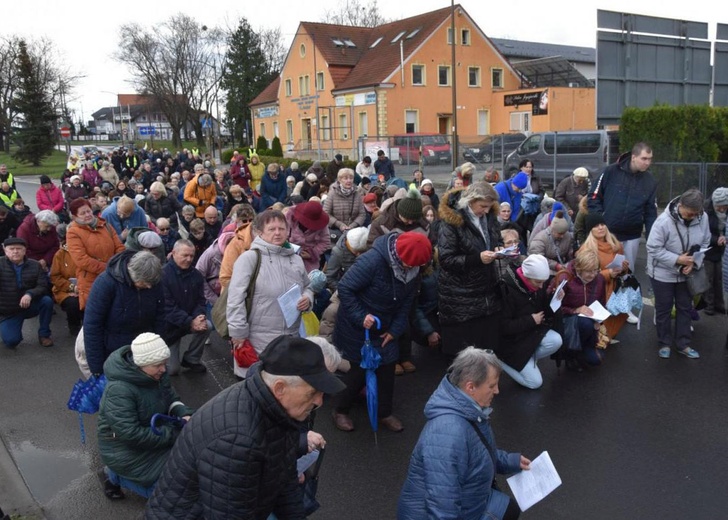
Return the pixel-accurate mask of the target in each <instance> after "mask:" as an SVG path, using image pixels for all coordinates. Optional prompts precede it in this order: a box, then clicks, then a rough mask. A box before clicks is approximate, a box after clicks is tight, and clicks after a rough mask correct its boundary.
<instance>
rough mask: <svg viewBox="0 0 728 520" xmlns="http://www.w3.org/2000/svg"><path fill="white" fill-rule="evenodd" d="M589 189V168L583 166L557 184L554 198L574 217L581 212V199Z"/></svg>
mask: <svg viewBox="0 0 728 520" xmlns="http://www.w3.org/2000/svg"><path fill="white" fill-rule="evenodd" d="M587 191H589V170H587V169H586V168H584V167H583V166H581V167H579V168H577V169H576V170H574V173H573V174H572V175H569V176H568V177H566V178H565V179H564V180H562V181H561V182H560V183H559V185H558V186H556V191H555V192H554V199H556V200H557V201H559V202H561V203H562V204H563V205H564V208H565V209H566V211H567V213H568V215H569V216H570V217H571V218H574V217H575V216H576V214H577V213H578V212H579V201H580V200H581V198H582V197H583V196H585V195H586V193H587Z"/></svg>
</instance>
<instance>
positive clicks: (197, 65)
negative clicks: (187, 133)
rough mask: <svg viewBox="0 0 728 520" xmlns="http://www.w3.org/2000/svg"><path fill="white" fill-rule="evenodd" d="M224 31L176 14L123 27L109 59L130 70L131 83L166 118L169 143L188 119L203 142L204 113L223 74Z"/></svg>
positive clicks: (177, 140)
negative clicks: (154, 22) (147, 23)
mask: <svg viewBox="0 0 728 520" xmlns="http://www.w3.org/2000/svg"><path fill="white" fill-rule="evenodd" d="M225 45H226V44H225V36H224V34H223V32H222V31H221V30H220V29H217V28H214V29H209V28H207V27H205V26H203V25H200V24H198V23H197V22H196V21H195V20H194V19H193V18H191V17H189V16H187V15H185V14H182V13H178V14H176V15H174V16H172V17H171V18H169V19H168V20H167V21H166V22H164V23H162V24H161V25H159V26H156V27H155V28H154V31H151V30H145V29H142V28H141V27H140V26H139V25H138V24H136V23H132V24H127V25H124V26H122V28H121V44H120V49H119V51H118V52H117V53H116V54H115V55H114V58H115V59H116V60H117V61H119V62H120V63H125V64H126V65H127V66H128V67H129V69H130V71H131V72H132V80H131V83H132V85H133V86H134V87H135V88H136V89H137V90H138V91H139V92H140V93H142V94H147V95H150V96H152V97H153V98H154V100H155V102H156V108H158V109H159V110H160V111H161V112H162V113H163V114H164V115H165V117H166V118H167V121H168V122H169V125H170V127H171V129H172V141H173V144H174V146H177V147H179V146H181V144H182V139H181V133H182V130H183V129H185V127H186V124H187V123H189V124H190V125H191V126H192V128H193V129H194V130H195V133H196V138H197V143H198V145H200V146H202V145H203V144H204V140H203V127H202V118H203V115H204V114H207V117H209V115H210V114H212V109H213V106H214V103H215V100H216V96H217V94H218V89H219V85H220V80H221V79H222V77H223V76H224V75H225V52H226V47H225Z"/></svg>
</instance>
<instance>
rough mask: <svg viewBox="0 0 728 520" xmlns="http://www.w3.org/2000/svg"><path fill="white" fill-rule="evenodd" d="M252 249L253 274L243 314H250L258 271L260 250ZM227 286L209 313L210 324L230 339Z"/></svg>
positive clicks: (223, 337) (224, 337) (246, 294)
mask: <svg viewBox="0 0 728 520" xmlns="http://www.w3.org/2000/svg"><path fill="white" fill-rule="evenodd" d="M253 251H255V255H256V260H255V268H253V274H252V275H251V277H250V282H249V283H248V290H247V291H246V292H245V314H246V315H247V316H250V311H251V310H252V308H253V296H254V295H255V282H256V281H257V280H258V273H259V272H260V259H261V255H260V250H259V249H253ZM229 287H230V285H229V284H228V286H227V287H225V289H223V291H222V293H220V297H219V298H218V299H217V301H216V302H215V305H213V306H212V312H211V313H210V317H211V318H212V324H213V325H214V326H215V330H216V331H217V333H218V334H219V335H220V337H221V338H222V339H230V331H229V330H228V322H227V299H228V288H229Z"/></svg>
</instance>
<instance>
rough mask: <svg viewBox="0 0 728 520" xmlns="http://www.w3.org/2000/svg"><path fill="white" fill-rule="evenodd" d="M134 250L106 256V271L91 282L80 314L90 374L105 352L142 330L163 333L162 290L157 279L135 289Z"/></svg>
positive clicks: (99, 367)
mask: <svg viewBox="0 0 728 520" xmlns="http://www.w3.org/2000/svg"><path fill="white" fill-rule="evenodd" d="M135 254H136V252H135V251H124V252H122V253H119V254H118V255H116V256H114V257H112V258H111V260H109V264H108V266H107V267H106V271H104V272H103V273H101V275H100V276H99V277H98V278H97V279H96V281H95V282H94V285H93V288H92V290H91V294H90V296H89V298H88V302H87V305H86V311H85V313H84V317H83V334H84V343H85V346H86V359H87V360H88V366H89V370H90V371H91V373H92V374H100V373H101V372H103V366H104V361H106V359H107V358H108V357H109V355H110V354H111V353H112V352H113V351H115V350H116V349H118V348H121V347H123V346H124V345H130V344H131V342H132V341H133V340H134V338H136V337H137V336H138V335H139V334H141V333H142V332H154V333H156V334H159V335H160V336H163V335H164V327H165V319H164V290H163V289H162V284H161V283H159V284H157V285H155V286H153V287H152V288H150V289H137V288H136V287H135V286H134V282H133V281H132V279H131V276H130V275H129V267H128V266H129V260H131V258H132V257H133V256H134V255H135Z"/></svg>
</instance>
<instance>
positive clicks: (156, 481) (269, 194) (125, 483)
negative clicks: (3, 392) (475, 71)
mask: <svg viewBox="0 0 728 520" xmlns="http://www.w3.org/2000/svg"><path fill="white" fill-rule="evenodd" d="M651 159H652V151H651V149H650V147H649V146H648V145H646V144H645V143H638V144H637V145H635V146H634V148H633V149H632V150H631V152H628V153H626V154H625V155H624V156H622V157H621V158H620V160H619V161H618V162H617V163H615V164H614V165H611V166H609V167H608V168H607V169H606V170H605V171H604V172H603V173H602V174H601V176H600V177H599V178H598V179H595V180H594V182H593V183H590V181H589V172H588V171H587V170H586V169H585V168H577V169H576V170H574V172H573V175H570V176H569V177H567V178H565V179H564V180H563V181H562V182H561V183H560V184H559V185H558V186H556V188H555V190H554V197H553V198H552V197H550V196H549V195H548V194H547V193H546V192H545V190H544V188H543V185H542V184H541V182H540V180H539V177H538V174H537V173H536V171H535V169H534V164H533V163H531V162H530V161H524V162H523V163H522V164H521V165H520V171H519V172H517V173H516V174H515V175H513V176H512V177H510V178H507V179H503V180H499V179H500V176H499V174H498V172H497V171H495V170H493V169H492V168H490V169H488V170H487V171H485V172H483V173H482V174H481V175H479V174H478V172H477V168H476V167H475V166H474V165H473V164H471V163H465V164H463V165H461V166H459V167H458V168H457V169H456V170H455V171H454V172H453V175H452V179H451V182H450V184H449V186H448V187H447V188H446V189H445V190H444V191H441V192H440V193H439V194H438V193H437V191H438V190H436V188H435V185H434V183H433V182H432V180H430V179H427V178H424V176H423V174H422V172H421V171H419V170H416V171H414V172H413V173H412V175H411V178H410V176H409V175H408V178H407V179H402V178H400V177H398V176H397V174H396V173H395V169H394V165H393V163H392V162H391V160H389V159H388V158H387V157H386V154H385V153H384V152H383V151H382V152H380V153H379V155H378V157H377V159H376V160H375V161H372V159H371V158H370V157H364V158H363V160H362V161H360V162H359V163H358V165H357V166H356V167H355V168H348V167H346V166H345V164H344V162H343V160H342V158H341V156H339V155H337V156H336V157H335V158H334V159H333V160H332V161H330V162H329V163H328V164H327V165H326V167H324V165H323V164H322V163H320V162H318V161H315V162H314V163H313V164H312V166H311V167H310V168H309V169H308V170H307V171H302V170H301V169H299V165H298V163H296V162H292V163H291V164H290V166H288V167H283V166H282V165H279V164H277V163H271V164H267V165H266V164H263V162H262V161H261V159H260V157H258V155H257V154H255V153H254V152H253V151H252V150H251V151H250V153H248V154H241V153H238V152H235V153H234V155H233V157H232V159H231V161H230V164H226V165H220V166H218V165H215V163H214V161H212V159H211V158H210V157H209V156H207V157H205V156H202V155H200V154H199V153H198V152H196V151H194V150H192V151H187V150H185V151H184V152H181V153H179V154H174V155H172V154H170V153H168V152H166V151H157V150H155V151H146V150H142V151H134V150H114V151H113V152H112V153H109V154H106V155H103V154H99V155H95V156H91V155H89V156H86V157H83V158H78V157H76V158H71V159H69V163H68V169H67V170H66V171H65V172H64V173H63V175H62V176H61V179H60V183H58V184H57V183H56V182H55V181H54V180H52V179H50V178H49V177H48V176H41V179H40V187H39V188H38V190H37V193H36V202H37V206H38V209H39V211H38V212H37V213H35V214H33V213H30V212H29V210H28V209H27V208H26V207H25V204H24V203H23V201H22V198H21V197H20V195H19V193H18V191H17V187H16V186H15V179H14V178H13V176H12V174H11V173H9V172H8V171H7V168H6V167H5V165H0V183H2V193H0V198H1V199H2V204H0V241H2V244H3V254H4V255H3V258H1V259H0V283H2V284H3V288H4V291H3V294H2V296H0V333H1V335H2V340H3V342H4V344H5V346H6V347H8V348H16V347H17V346H18V345H19V344H20V343H21V342H22V340H23V337H22V324H23V321H24V320H26V319H29V318H32V317H35V316H38V322H39V326H38V338H39V342H40V344H41V345H42V346H44V347H51V346H53V339H52V335H51V330H50V322H51V316H52V313H53V307H54V302H55V303H57V304H58V305H59V306H60V308H61V309H62V310H63V312H64V313H65V315H66V318H67V325H68V328H69V331H70V332H71V334H73V335H74V336H77V337H78V341H79V342H80V344H81V345H82V348H81V349H80V350H77V355H78V357H79V364H80V366H81V367H82V370H83V371H84V373H85V375H87V376H89V377H97V378H98V377H100V376H101V375H102V374H104V375H105V376H106V378H107V379H108V383H107V391H106V393H105V396H104V400H103V401H102V407H101V412H100V417H99V446H100V450H101V454H102V460H103V462H104V464H105V465H106V473H105V475H104V492H105V493H106V495H107V496H108V497H109V498H111V499H118V498H123V496H124V493H123V491H122V488H124V489H127V490H132V491H134V492H136V493H138V494H140V495H142V496H144V497H151V500H150V502H149V506H148V510H147V515H148V516H147V517H148V518H173V517H176V516H175V515H176V514H177V513H178V512H179V511H180V510H181V509H185V510H188V511H195V512H196V515H197V516H195V517H212V516H213V513H214V515H219V517H220V518H224V517H227V516H226V514H225V512H229V511H237V512H240V511H243V510H244V511H250V512H251V513H250V515H251V516H255V517H259V518H265V517H266V516H267V515H268V514H275V515H278V517H279V518H303V516H302V515H301V514H300V507H299V506H300V504H299V503H298V502H297V501H300V500H299V499H297V498H295V497H297V496H298V493H299V487H300V486H299V482H298V475H297V474H296V473H295V471H294V469H293V466H291V465H290V464H291V461H295V459H296V458H297V457H300V456H303V455H305V454H306V453H308V452H311V451H315V450H318V449H321V448H322V447H323V446H324V445H325V440H324V439H323V437H322V436H321V435H319V434H318V433H316V432H315V431H313V422H312V419H311V417H309V416H310V414H311V412H312V411H313V410H314V409H315V408H316V407H317V406H319V405H320V401H321V396H322V394H323V393H331V394H337V395H336V396H335V398H334V401H333V411H332V418H331V420H333V423H334V425H335V427H336V428H337V429H338V430H340V431H343V432H350V431H352V430H354V429H355V428H356V425H355V424H354V421H353V420H352V418H351V416H350V410H351V408H352V407H353V406H355V405H356V397H357V396H358V395H359V393H360V392H361V391H362V389H363V388H364V387H365V385H366V370H365V369H364V368H362V367H361V362H362V354H361V350H360V348H361V345H362V342H363V340H364V337H365V334H366V335H369V334H371V343H372V345H373V346H374V348H375V349H376V351H377V352H378V353H379V355H380V357H381V361H380V363H379V365H378V367H377V368H376V369H375V373H376V376H377V387H378V396H379V403H378V420H379V423H380V424H381V425H382V426H383V427H384V428H387V429H389V430H391V431H393V432H401V431H402V430H403V429H404V428H405V425H404V424H403V423H402V421H401V420H400V419H399V418H398V417H397V415H396V410H395V399H394V392H395V384H394V382H395V378H396V377H398V376H403V375H405V374H408V373H412V372H415V371H416V370H417V367H416V366H415V364H414V363H413V359H412V344H413V342H414V343H418V344H420V345H424V346H428V347H430V348H433V349H438V350H439V351H441V352H442V354H443V355H444V356H446V357H447V359H448V360H449V362H450V363H451V365H450V368H449V369H448V371H447V373H446V375H445V376H444V378H443V381H442V383H441V384H440V386H439V387H438V389H437V390H435V393H434V394H433V395H432V398H431V399H430V401H429V402H428V404H427V407H426V410H425V413H426V416H427V419H428V423H427V426H426V427H425V430H424V431H423V432H422V435H421V437H420V441H419V442H418V444H417V447H416V448H415V452H414V453H413V457H412V461H411V466H410V470H409V474H408V477H407V482H406V484H405V487H404V490H403V492H402V496H401V500H400V504H399V513H398V515H399V518H425V517H429V518H451V517H452V518H481V517H483V515H485V514H486V513H489V514H491V515H493V517H497V518H516V517H517V516H518V508H517V506H515V504H514V503H513V501H512V499H509V497H508V496H507V495H504V494H502V493H500V492H499V491H497V490H495V489H491V486H490V484H491V482H492V480H493V475H494V473H495V472H501V473H512V472H517V471H521V470H527V469H528V467H529V463H530V461H529V460H528V459H527V458H526V457H524V456H522V455H520V454H507V453H505V452H501V451H499V450H496V449H495V448H494V441H493V433H492V431H491V430H490V426H489V421H488V415H489V410H490V406H491V401H492V398H493V397H494V395H496V394H497V393H498V377H499V375H500V373H501V372H503V373H505V374H506V375H508V376H509V377H510V378H512V379H513V380H514V381H515V382H516V383H518V384H520V385H522V386H524V387H526V388H530V389H537V388H539V387H540V386H541V385H542V384H543V376H542V374H541V372H540V370H539V368H538V362H539V361H540V360H543V359H545V358H549V357H551V358H553V359H555V360H556V362H557V363H559V364H560V363H561V361H562V360H563V361H565V363H566V366H567V368H569V369H571V370H573V371H575V372H581V371H583V370H589V369H592V368H593V367H596V366H599V365H601V364H602V363H603V361H604V359H605V354H606V351H607V348H608V347H609V346H610V345H614V344H616V343H619V341H620V339H619V332H620V330H621V329H622V327H623V326H624V324H625V323H637V322H638V321H639V318H638V316H636V315H635V314H634V313H633V307H635V309H634V310H635V312H636V313H637V314H639V312H638V311H639V308H640V306H637V305H629V306H627V307H624V306H622V307H620V308H619V310H617V311H615V310H612V309H613V308H614V307H613V306H612V303H613V302H614V301H615V300H616V299H617V298H618V297H619V296H623V295H624V292H625V288H626V284H627V280H634V276H633V274H634V270H635V266H636V259H637V247H638V244H639V240H640V238H641V237H642V235H643V232H644V234H645V236H646V237H647V255H648V256H647V274H648V276H649V278H650V281H651V283H652V289H653V292H654V296H655V310H656V312H655V315H656V318H655V323H656V329H657V337H658V343H659V344H658V355H659V357H661V358H666V357H669V356H670V354H671V352H672V351H673V348H674V349H675V351H676V352H677V353H679V354H682V355H684V356H686V357H687V358H692V359H695V358H698V357H699V354H698V351H697V350H696V349H695V348H694V346H693V345H691V342H690V340H691V326H690V323H691V315H693V314H694V313H695V312H696V308H695V306H696V296H698V295H700V294H702V301H703V302H704V306H705V308H704V312H705V313H706V314H709V315H711V314H715V313H721V314H724V313H725V302H724V299H723V298H724V297H723V280H724V276H723V272H724V269H725V264H724V261H723V259H724V255H723V250H724V248H725V242H726V239H725V226H726V210H727V209H728V188H718V189H716V190H715V191H714V192H713V193H712V194H711V195H710V196H709V197H707V198H706V197H704V196H703V194H702V193H700V192H699V191H698V190H695V189H691V190H688V191H686V192H685V193H683V194H682V195H681V196H679V197H677V198H675V199H674V200H672V201H663V204H665V205H666V208H665V210H664V212H662V213H661V214H660V215H659V216H658V210H657V201H656V182H655V179H654V178H653V177H652V175H651V173H650V172H649V166H650V163H651ZM18 201H20V203H18ZM701 271H702V273H701V274H704V275H705V278H706V279H707V281H706V282H704V283H705V284H707V288H706V286H704V287H703V289H702V291H701V292H700V293H697V294H696V293H695V292H694V289H693V286H694V285H696V284H697V281H698V280H697V278H698V277H697V276H696V274H697V273H700V272H701ZM596 302H598V304H601V305H598V304H596ZM600 306H601V307H606V308H607V309H609V310H610V315H609V317H608V318H607V319H604V318H603V317H602V318H600V319H598V320H597V319H595V318H596V316H595V314H596V313H598V309H599V307H600ZM218 308H220V309H222V311H221V313H218V315H217V320H216V318H215V313H216V309H218ZM673 309H674V310H675V320H674V322H675V331H674V332H673V331H672V322H673V320H672V318H671V313H672V312H673ZM311 315H313V316H315V319H314V322H315V323H316V326H315V327H314V328H315V329H317V330H316V332H317V334H314V335H313V336H314V337H311V338H310V340H311V341H307V340H304V339H302V338H303V337H305V336H311V334H310V332H309V331H308V328H307V326H308V325H309V324H310V323H304V321H305V320H304V317H306V316H308V317H310V316H311ZM218 320H222V321H221V322H220V321H218ZM309 321H310V320H309ZM213 322H214V324H213ZM221 323H222V325H221ZM223 326H224V328H223ZM215 328H217V329H218V330H217V332H218V334H220V335H221V336H222V337H224V338H225V339H229V343H230V347H231V352H232V353H233V371H234V374H235V376H236V377H237V378H238V379H240V380H241V381H243V383H242V384H241V385H234V387H232V388H231V389H228V390H226V391H224V392H223V393H222V394H220V395H219V396H217V397H215V398H214V399H213V400H212V401H210V402H209V403H207V404H206V405H205V406H204V407H203V408H202V409H200V410H199V411H197V412H195V411H194V410H192V409H190V408H188V407H186V406H184V405H183V404H182V403H181V402H180V401H179V399H178V397H177V396H176V394H175V393H174V390H173V388H172V384H171V381H172V379H170V376H176V375H177V374H179V373H180V372H181V371H183V370H184V371H187V372H189V373H191V374H201V373H204V372H205V371H206V366H205V364H204V362H203V352H204V349H205V345H206V344H209V338H210V334H211V333H212V331H213V330H214V329H215ZM473 347H475V348H473ZM297 349H298V350H297ZM306 353H307V354H306ZM304 354H306V355H304ZM337 371H338V372H339V374H338V376H334V375H332V373H333V372H337ZM154 414H166V415H168V416H169V417H170V423H169V424H167V425H165V426H164V428H162V434H161V435H158V434H153V433H150V431H151V430H150V426H152V425H151V421H152V416H153V415H154ZM239 415H243V416H248V417H249V418H257V419H255V421H258V423H256V424H255V425H250V424H248V423H246V424H247V426H245V428H243V429H246V430H251V431H242V430H241V426H240V423H239V421H240V420H241V419H240V417H238V416H239ZM198 416H199V417H200V419H199V420H197V421H196V420H195V419H196V417H198ZM203 418H204V420H203ZM251 420H252V419H251ZM187 421H191V425H190V426H188V427H186V428H181V425H183V424H185V423H186V422H187ZM468 423H470V424H468ZM253 430H254V431H253ZM261 436H262V437H264V438H260V437H261ZM289 441H290V442H289ZM274 445H275V446H274ZM261 446H264V447H265V448H262V447H261ZM463 450H467V453H470V454H472V453H477V454H478V456H477V457H476V458H474V459H473V461H472V462H471V463H465V462H462V460H463V459H465V458H467V457H463V456H462V453H463ZM218 455H221V456H222V457H221V458H222V459H224V460H235V461H236V464H240V467H236V466H231V465H228V464H227V463H225V464H224V468H223V469H224V471H223V470H222V469H221V466H219V465H220V464H221V463H220V462H219V458H218ZM444 459H447V460H450V459H452V461H453V462H452V465H451V464H446V463H443V462H442V461H443V460H444ZM271 460H273V461H274V462H273V463H272V464H270V465H268V463H269V462H270V461H271ZM455 461H460V462H457V463H456V462H455ZM443 464H444V466H443ZM459 464H462V466H459ZM443 467H444V468H446V470H443V469H442V468H443ZM218 471H222V473H224V474H225V477H224V478H223V479H222V480H220V479H217V478H216V476H215V475H217V472H218ZM222 473H221V474H222ZM464 476H468V477H472V478H463V477H464ZM251 489H254V490H255V493H256V495H255V497H256V499H253V498H252V496H249V495H248V494H246V493H249V492H251V491H250V490H251ZM264 490H265V493H264ZM452 493H457V494H458V496H459V497H460V499H459V500H455V499H454V498H453V497H452ZM203 496H205V497H208V496H209V498H205V499H203V498H202V497H203ZM258 497H265V500H258V499H257V498H258ZM231 508H232V509H231ZM271 518H273V517H271Z"/></svg>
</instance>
